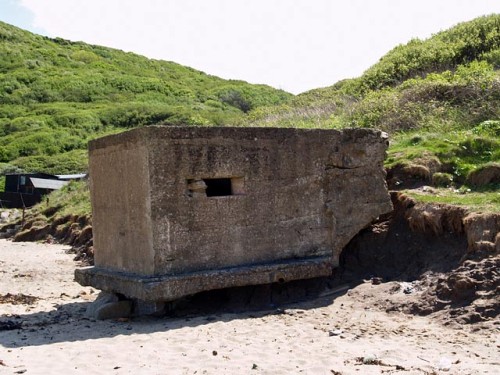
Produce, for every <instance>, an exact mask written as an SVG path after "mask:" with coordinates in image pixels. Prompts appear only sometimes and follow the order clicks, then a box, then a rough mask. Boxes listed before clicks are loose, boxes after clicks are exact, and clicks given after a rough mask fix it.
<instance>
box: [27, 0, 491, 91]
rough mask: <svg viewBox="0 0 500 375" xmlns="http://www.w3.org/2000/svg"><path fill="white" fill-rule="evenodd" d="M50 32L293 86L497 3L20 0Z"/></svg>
mask: <svg viewBox="0 0 500 375" xmlns="http://www.w3.org/2000/svg"><path fill="white" fill-rule="evenodd" d="M20 1H21V4H22V5H23V6H24V7H25V8H26V9H29V10H30V11H31V12H33V14H34V26H35V27H38V28H41V29H44V30H46V31H47V33H48V34H49V35H51V36H59V37H62V38H66V39H70V40H82V41H85V42H87V43H93V44H100V45H105V46H109V47H115V48H119V49H123V50H126V51H133V52H135V53H139V54H143V55H146V56H148V57H152V58H157V59H164V60H170V61H175V62H178V63H181V64H184V65H188V66H191V67H194V68H197V69H200V70H203V71H205V72H207V73H210V74H214V75H218V76H221V77H224V78H234V79H243V80H247V81H250V82H253V83H267V84H270V85H272V86H275V87H280V88H283V89H285V90H288V91H292V92H301V91H304V90H307V89H312V88H315V87H321V86H327V85H331V84H333V83H335V82H336V81H338V80H339V79H342V78H347V77H352V76H357V75H360V74H361V73H362V72H363V70H365V69H366V68H368V67H369V66H370V65H372V64H373V63H375V62H376V61H377V60H378V59H379V58H380V57H381V56H382V55H383V54H384V53H386V52H387V51H388V50H389V49H391V48H392V47H394V46H395V45H397V44H399V43H405V42H407V41H408V40H409V39H411V38H412V37H428V36H430V35H431V33H435V32H437V31H439V30H441V29H445V28H448V27H450V26H452V25H453V24H455V23H457V22H460V21H466V20H470V19H472V18H474V17H476V16H479V15H482V14H489V13H493V12H498V11H499V10H500V5H498V3H497V0H493V1H489V0H432V1H431V0H420V1H418V2H417V1H411V2H410V1H399V0H378V1H373V0H350V1H347V0H346V1H334V0H142V1H137V0H81V1H79V0H73V1H71V0H20Z"/></svg>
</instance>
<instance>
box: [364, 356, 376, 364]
mask: <svg viewBox="0 0 500 375" xmlns="http://www.w3.org/2000/svg"><path fill="white" fill-rule="evenodd" d="M376 362H377V356H376V355H375V354H368V355H366V356H364V357H363V364H364V365H373V364H375V363H376Z"/></svg>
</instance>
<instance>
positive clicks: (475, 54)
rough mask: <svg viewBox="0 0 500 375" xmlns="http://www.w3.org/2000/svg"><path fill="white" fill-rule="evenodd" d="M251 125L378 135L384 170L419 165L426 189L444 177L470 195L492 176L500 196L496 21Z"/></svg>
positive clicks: (463, 30)
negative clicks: (365, 130)
mask: <svg viewBox="0 0 500 375" xmlns="http://www.w3.org/2000/svg"><path fill="white" fill-rule="evenodd" d="M248 119H249V121H248V125H250V126H294V127H325V128H342V127H375V128H379V129H382V130H385V131H387V132H389V133H390V135H391V139H392V143H391V147H390V149H389V158H388V159H387V163H386V165H387V167H391V168H392V167H400V168H404V167H408V166H411V165H417V166H418V167H422V168H420V172H418V173H419V174H420V177H423V178H424V179H426V180H428V181H429V182H430V180H431V179H432V177H433V174H434V173H445V174H446V176H444V177H443V176H441V177H443V179H442V181H443V185H445V186H446V185H452V184H455V183H458V184H463V183H467V184H468V185H469V186H470V187H471V188H475V187H477V186H474V185H477V184H475V183H474V181H477V180H478V179H477V178H475V177H471V176H470V174H471V173H472V174H474V173H476V172H477V173H479V172H480V171H481V170H482V169H484V168H489V170H488V172H487V173H490V177H491V178H489V180H488V179H486V180H487V183H486V184H488V183H493V185H492V187H493V188H498V186H499V184H500V175H499V174H498V171H499V170H500V15H497V14H494V15H490V16H484V17H479V18H477V19H474V20H472V21H470V22H465V23H461V24H458V25H456V26H455V27H452V28H451V29H449V30H445V31H442V32H439V33H437V34H435V35H434V36H432V37H431V38H429V39H427V40H423V41H422V40H418V39H414V40H411V41H410V42H409V43H407V44H406V45H400V46H397V47H396V48H394V49H393V50H391V51H390V52H389V53H387V54H386V55H385V56H383V57H382V58H381V59H380V61H379V62H378V63H377V64H375V65H374V66H372V67H371V68H369V69H368V70H367V71H366V72H365V73H364V74H363V75H362V76H361V77H359V78H355V79H350V80H345V81H341V82H338V83H337V84H335V85H333V86H331V87H326V88H322V89H316V90H312V91H309V92H306V93H303V94H300V95H298V96H296V97H294V98H292V99H291V100H289V101H288V102H286V103H284V104H282V105H278V106H268V107H260V108H256V109H255V110H253V111H251V112H250V114H249V116H248ZM430 165H432V167H430ZM417 170H418V168H413V172H415V173H417ZM487 173H486V174H487ZM438 176H439V175H438ZM483 185H484V183H483ZM496 199H497V200H498V202H499V203H500V200H499V197H497V198H496Z"/></svg>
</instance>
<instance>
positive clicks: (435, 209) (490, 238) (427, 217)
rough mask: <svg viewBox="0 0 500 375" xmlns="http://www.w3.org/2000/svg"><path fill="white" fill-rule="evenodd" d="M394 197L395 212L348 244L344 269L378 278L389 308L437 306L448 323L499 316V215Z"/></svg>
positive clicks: (432, 309)
mask: <svg viewBox="0 0 500 375" xmlns="http://www.w3.org/2000/svg"><path fill="white" fill-rule="evenodd" d="M392 199H393V204H394V207H395V210H394V212H393V213H392V214H391V215H389V216H387V217H384V218H381V219H380V220H379V221H378V222H377V223H374V224H373V225H372V226H370V227H369V228H367V229H365V230H364V231H363V232H361V233H360V234H359V235H358V236H357V237H356V238H354V239H353V240H352V241H351V243H350V244H349V245H348V246H347V247H346V248H345V249H344V251H343V253H342V254H341V270H340V272H339V275H338V277H339V278H341V279H343V280H349V281H355V280H356V279H359V278H364V279H368V280H372V283H374V284H380V289H379V293H380V294H379V295H376V296H375V295H374V296H373V299H374V300H377V302H376V304H377V306H378V307H379V308H381V309H385V310H386V311H402V312H406V313H411V314H419V315H429V314H435V315H436V317H437V318H439V317H440V318H441V319H442V321H443V322H444V323H446V324H449V322H452V321H454V322H459V323H476V322H481V321H485V320H491V319H492V318H495V317H497V316H498V315H499V314H500V300H499V299H498V297H497V296H498V292H499V291H500V271H499V270H500V251H499V248H500V235H499V234H498V232H499V229H500V215H498V214H469V213H468V212H467V211H466V210H465V209H463V208H461V207H455V206H447V205H437V204H417V203H416V202H415V201H414V200H413V199H411V198H408V197H406V196H404V195H403V194H400V193H392ZM365 297H366V296H365ZM374 303H375V302H374Z"/></svg>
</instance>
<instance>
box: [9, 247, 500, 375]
mask: <svg viewBox="0 0 500 375" xmlns="http://www.w3.org/2000/svg"><path fill="white" fill-rule="evenodd" d="M67 249H68V247H65V246H61V245H50V244H40V243H23V242H21V243H19V242H17V243H13V242H10V241H7V240H0V280H1V282H0V297H1V299H0V313H1V318H0V345H1V349H0V373H1V374H22V373H26V374H56V373H67V374H73V373H74V374H78V373H82V374H83V373H91V374H256V373H262V374H343V375H347V374H399V373H401V374H407V375H410V374H440V373H448V374H498V373H500V360H499V358H500V357H499V355H498V353H499V347H500V340H499V338H500V331H499V326H498V324H495V322H489V324H469V325H463V326H460V325H457V324H450V325H447V326H446V325H444V324H443V322H442V321H441V320H439V319H433V318H432V316H430V317H420V316H413V315H409V314H404V313H401V312H392V313H387V312H386V311H384V309H383V308H380V307H381V306H383V304H384V302H387V301H388V300H389V299H390V300H391V301H392V303H394V301H397V299H398V298H404V294H403V292H401V293H394V290H395V288H394V282H389V283H382V284H379V285H374V284H373V283H371V282H366V283H363V284H361V285H358V286H356V287H354V288H351V289H346V290H344V291H342V292H339V293H324V294H323V296H319V297H317V298H314V299H309V300H306V301H303V302H300V303H294V304H287V305H282V306H269V308H268V309H261V310H258V311H247V312H238V313H231V312H228V311H224V310H221V311H216V312H210V313H206V314H205V313H203V312H201V313H195V314H186V315H184V316H176V317H140V318H133V319H118V320H108V321H95V320H91V319H88V318H86V316H85V311H86V309H87V306H88V305H89V304H90V303H91V302H92V301H93V300H94V299H95V298H96V297H97V295H98V293H99V291H97V290H94V289H92V288H89V287H82V286H80V285H79V284H77V283H75V282H74V281H73V271H74V269H75V267H77V266H78V264H77V263H76V262H74V261H73V257H74V255H71V254H67V253H66V250H67ZM396 289H397V288H396ZM391 291H392V292H391ZM497 323H498V322H497Z"/></svg>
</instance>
